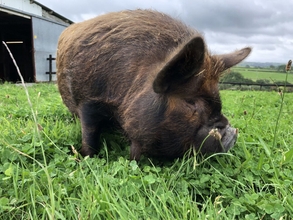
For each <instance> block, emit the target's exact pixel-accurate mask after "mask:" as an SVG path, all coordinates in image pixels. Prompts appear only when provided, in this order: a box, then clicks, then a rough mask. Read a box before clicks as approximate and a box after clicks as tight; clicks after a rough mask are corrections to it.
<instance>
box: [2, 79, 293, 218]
mask: <svg viewBox="0 0 293 220" xmlns="http://www.w3.org/2000/svg"><path fill="white" fill-rule="evenodd" d="M0 87H1V89H0V131H1V133H0V155H1V156H0V219H66V220H68V219H291V218H292V216H293V197H292V195H293V148H292V146H293V138H292V136H293V102H292V99H293V94H292V93H286V94H285V95H284V100H283V101H282V96H280V95H279V94H278V93H276V92H256V91H221V96H222V100H223V112H224V114H226V116H227V117H228V118H229V119H230V121H231V124H232V125H233V126H235V127H237V128H239V131H240V135H239V139H238V142H237V144H236V146H235V147H234V148H233V149H232V150H231V151H230V152H229V153H227V154H219V155H214V156H211V157H208V158H202V157H201V156H199V155H197V156H196V157H192V158H188V159H187V158H183V159H177V160H175V161H170V162H161V161H157V160H154V159H148V158H146V157H144V158H142V161H141V162H139V163H138V164H137V163H136V162H135V161H129V159H128V158H129V145H128V143H127V142H126V141H125V140H124V139H123V138H122V137H121V136H120V135H119V134H105V135H104V138H106V140H105V139H103V140H104V141H103V143H104V145H103V147H102V150H101V153H100V154H99V156H98V158H80V157H79V155H78V154H77V153H76V151H75V149H78V148H79V147H80V145H81V144H80V143H81V134H80V125H79V123H78V121H76V120H75V119H73V118H72V117H71V115H70V114H69V112H68V111H67V109H66V108H65V106H64V105H63V104H62V102H61V99H60V96H59V94H58V91H57V88H56V85H53V84H38V85H34V86H32V87H29V88H28V90H29V94H30V99H31V101H32V105H33V111H32V109H31V108H30V106H29V104H28V101H27V97H26V96H25V91H24V89H23V87H21V86H15V85H11V84H4V85H1V86H0ZM33 113H34V114H35V115H36V121H35V120H34V118H33V117H32V114H33Z"/></svg>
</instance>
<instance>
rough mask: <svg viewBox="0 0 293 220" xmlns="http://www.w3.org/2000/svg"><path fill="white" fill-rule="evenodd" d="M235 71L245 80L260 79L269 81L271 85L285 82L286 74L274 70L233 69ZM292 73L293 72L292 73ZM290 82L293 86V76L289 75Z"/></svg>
mask: <svg viewBox="0 0 293 220" xmlns="http://www.w3.org/2000/svg"><path fill="white" fill-rule="evenodd" d="M232 70H233V71H235V72H239V73H241V74H242V75H243V76H244V77H245V78H248V79H252V80H254V81H256V80H258V79H267V80H270V82H271V83H274V82H276V81H285V79H286V73H285V72H278V71H277V70H272V69H257V68H245V67H233V68H232ZM291 72H292V71H291ZM288 82H289V83H292V84H293V74H291V73H289V75H288Z"/></svg>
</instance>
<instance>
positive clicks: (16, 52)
mask: <svg viewBox="0 0 293 220" xmlns="http://www.w3.org/2000/svg"><path fill="white" fill-rule="evenodd" d="M72 23H73V22H72V21H70V20H69V19H67V18H65V17H63V16H62V15H60V14H58V13H56V12H54V11H53V10H51V9H50V8H48V7H46V6H44V5H42V4H41V3H39V2H37V1H34V0H0V40H1V41H0V43H1V47H0V82H1V81H2V82H4V81H9V82H19V81H20V77H19V76H18V73H17V70H16V68H15V66H14V63H13V61H12V59H11V58H10V55H9V53H8V51H7V50H6V47H5V46H4V44H3V43H2V41H4V42H5V43H6V44H7V46H8V47H9V49H10V51H11V52H12V54H13V56H14V58H15V60H16V62H17V65H18V67H19V69H20V72H21V73H22V76H23V78H24V80H25V81H26V82H46V81H49V80H53V81H54V80H56V75H54V74H53V75H51V74H49V69H50V65H49V64H50V59H49V57H50V55H51V57H52V58H55V57H56V52H57V42H58V38H59V35H60V34H61V32H62V31H63V30H64V29H65V28H66V27H67V26H69V25H70V24H72ZM51 60H52V61H51V63H52V69H51V72H55V71H56V67H55V61H54V60H53V59H51Z"/></svg>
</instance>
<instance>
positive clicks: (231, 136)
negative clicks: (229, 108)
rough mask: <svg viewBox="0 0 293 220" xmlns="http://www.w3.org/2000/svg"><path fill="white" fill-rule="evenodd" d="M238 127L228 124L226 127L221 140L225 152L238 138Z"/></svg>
mask: <svg viewBox="0 0 293 220" xmlns="http://www.w3.org/2000/svg"><path fill="white" fill-rule="evenodd" d="M237 136H238V129H237V128H233V127H231V126H230V125H227V126H226V128H225V129H224V132H223V135H222V136H221V142H222V147H223V152H227V151H228V150H229V149H231V148H232V147H233V146H234V145H235V143H236V140H237Z"/></svg>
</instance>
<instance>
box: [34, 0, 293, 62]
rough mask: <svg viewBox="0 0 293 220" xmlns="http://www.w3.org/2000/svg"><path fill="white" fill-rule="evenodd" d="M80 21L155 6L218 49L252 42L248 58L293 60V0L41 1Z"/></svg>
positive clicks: (216, 51)
mask: <svg viewBox="0 0 293 220" xmlns="http://www.w3.org/2000/svg"><path fill="white" fill-rule="evenodd" d="M37 1H38V2H40V3H41V4H43V5H45V6H47V7H49V8H50V9H52V10H53V11H55V12H57V13H59V14H61V15H63V16H64V17H67V18H69V19H70V20H72V21H74V22H79V21H83V20H86V19H89V18H92V17H95V16H98V15H101V14H105V13H107V12H112V11H120V10H125V9H137V8H141V9H155V10H157V11H161V12H165V13H167V14H169V15H171V16H173V17H175V18H178V19H180V20H182V21H183V22H185V23H186V24H188V25H189V26H191V27H193V28H195V29H197V30H199V31H200V32H201V33H203V34H204V36H205V40H206V42H207V45H208V48H209V50H210V51H211V52H212V53H225V52H230V51H233V50H235V49H241V48H242V47H246V46H251V47H252V48H253V51H252V54H251V55H250V56H249V58H248V59H246V61H255V62H277V63H284V64H285V63H287V62H288V60H289V59H293V1H292V0H287V1H285V0H245V1H240V0H239V1H235V0H225V1H219V0H107V1H106V0H84V1H81V0H37Z"/></svg>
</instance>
